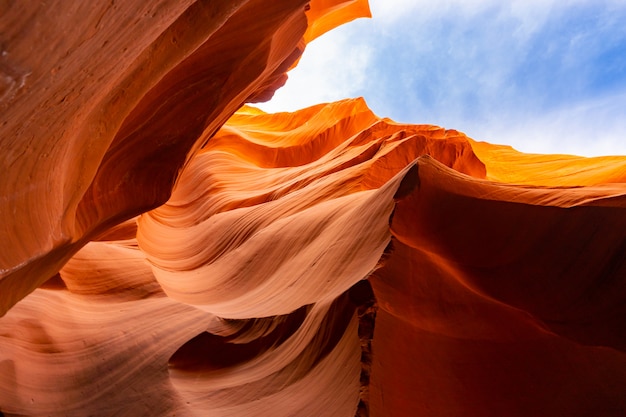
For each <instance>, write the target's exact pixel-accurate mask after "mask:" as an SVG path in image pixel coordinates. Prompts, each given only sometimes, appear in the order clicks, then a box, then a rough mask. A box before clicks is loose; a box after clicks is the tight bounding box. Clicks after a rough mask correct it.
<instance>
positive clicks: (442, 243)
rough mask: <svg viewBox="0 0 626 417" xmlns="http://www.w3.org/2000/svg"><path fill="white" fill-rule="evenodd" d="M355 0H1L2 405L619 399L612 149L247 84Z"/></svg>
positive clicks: (624, 242) (293, 408) (625, 374)
mask: <svg viewBox="0 0 626 417" xmlns="http://www.w3.org/2000/svg"><path fill="white" fill-rule="evenodd" d="M61 11H63V13H61ZM367 14H368V10H367V4H366V2H363V1H347V2H341V1H334V2H333V1H322V0H320V1H313V2H311V3H310V4H307V3H306V2H299V1H293V2H274V3H272V2H263V1H254V0H251V1H239V2H187V3H186V2H179V1H176V2H174V1H161V2H149V3H147V2H143V3H142V2H137V3H136V4H135V3H134V2H123V3H122V4H118V3H109V2H92V3H91V4H89V5H88V6H84V7H83V6H80V5H74V6H71V5H69V3H67V2H58V4H56V3H50V2H48V3H45V4H44V3H40V2H32V4H30V2H25V3H24V2H22V3H20V4H16V3H11V4H8V3H0V16H2V18H1V19H0V36H1V38H0V48H2V49H4V50H5V51H3V52H6V53H3V54H2V56H0V75H2V77H0V78H1V79H0V82H1V83H3V84H0V111H1V112H2V113H0V114H1V116H2V119H1V120H0V144H1V146H2V151H3V152H2V157H1V158H2V165H1V167H2V172H3V177H2V178H3V179H2V181H0V213H1V214H2V218H3V219H4V222H3V223H2V224H0V242H2V251H0V271H1V274H2V275H1V279H0V311H2V314H3V316H2V317H1V318H0V411H1V412H2V413H4V415H34V416H38V415H63V416H65V415H74V416H83V415H128V416H136V415H216V416H246V415H250V416H293V415H297V416H329V417H330V416H332V417H334V416H354V415H359V416H365V415H371V416H415V415H419V416H421V415H424V416H430V415H437V416H529V415H533V416H534V415H567V416H578V415H579V416H588V415H598V416H622V415H624V412H625V410H626V396H624V392H626V355H625V353H624V351H625V348H626V339H625V336H624V332H623V329H624V328H626V323H625V321H626V319H625V318H626V302H625V299H626V158H624V157H605V158H591V159H589V158H579V157H565V156H562V155H555V156H550V155H525V154H521V153H518V152H516V151H514V150H512V149H510V148H508V147H503V146H495V145H490V144H486V143H482V142H476V141H474V140H472V139H470V138H468V137H466V136H465V135H464V134H462V133H460V132H457V131H454V130H445V129H442V128H439V127H435V126H428V125H403V124H398V123H395V122H393V121H391V120H389V119H382V118H380V117H378V116H376V115H374V114H373V113H372V112H371V111H370V110H369V109H368V108H367V106H366V105H365V103H364V102H363V100H360V99H354V100H345V101H341V102H337V103H332V104H321V105H318V106H314V107H311V108H308V109H304V110H301V111H298V112H295V113H278V114H266V113H264V112H262V111H260V110H257V109H255V108H253V107H247V106H244V107H241V106H242V105H243V104H244V103H245V102H254V101H258V100H263V99H267V98H268V97H270V96H271V94H272V93H273V91H274V90H275V89H276V88H278V87H279V86H280V85H281V84H282V83H283V82H284V81H285V71H286V70H287V69H288V68H290V67H291V66H293V65H294V64H295V63H296V62H297V59H298V57H299V55H300V53H301V52H302V50H303V48H304V45H305V43H306V42H308V41H310V40H312V39H313V38H315V37H316V36H318V35H319V34H321V33H323V32H324V31H326V30H329V29H331V28H332V27H334V26H337V25H338V24H340V23H342V22H345V21H348V20H351V19H353V18H355V17H357V16H362V15H367ZM307 19H308V20H307ZM35 46H37V51H38V52H37V53H33V52H32V50H33V48H35ZM233 113H234V114H233ZM370 284H371V290H370Z"/></svg>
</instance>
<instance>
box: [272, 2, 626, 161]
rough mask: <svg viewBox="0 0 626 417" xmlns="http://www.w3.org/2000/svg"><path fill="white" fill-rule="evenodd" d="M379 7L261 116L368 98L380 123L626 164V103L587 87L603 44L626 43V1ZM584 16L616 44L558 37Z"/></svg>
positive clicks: (308, 57) (312, 49) (322, 52)
mask: <svg viewBox="0 0 626 417" xmlns="http://www.w3.org/2000/svg"><path fill="white" fill-rule="evenodd" d="M370 5H371V9H372V15H373V18H372V20H369V19H367V20H363V19H361V20H358V21H356V22H352V23H349V24H348V25H345V26H343V27H340V28H337V29H335V30H333V31H331V32H330V33H328V34H325V35H324V36H322V37H321V38H319V39H317V40H315V41H314V42H313V43H311V44H310V45H309V46H308V47H307V50H306V51H305V53H304V56H303V58H302V60H301V61H300V64H299V66H298V67H297V68H296V69H294V70H293V71H292V72H291V73H290V79H289V80H288V81H287V85H286V86H285V87H283V88H282V89H280V90H279V91H278V92H277V93H276V95H275V96H274V98H273V99H272V101H270V102H269V103H265V104H262V105H261V106H260V107H261V108H263V109H264V110H266V111H270V112H272V111H284V110H295V109H298V108H302V107H306V106H309V105H313V104H317V103H321V102H329V101H335V100H340V99H343V98H346V97H355V96H365V98H366V100H367V102H368V104H369V105H370V107H371V108H372V110H373V111H374V112H375V113H376V114H379V115H380V116H388V117H391V118H393V119H395V120H398V121H401V122H407V123H432V124H438V125H441V126H444V127H447V128H454V129H458V130H461V131H464V132H466V133H468V134H469V135H470V136H472V137H474V138H475V139H477V140H485V141H489V142H493V143H504V144H509V145H512V146H514V147H516V148H517V149H519V150H522V151H525V152H539V153H574V154H580V155H589V156H591V155H598V154H626V120H625V119H626V118H625V117H624V110H623V109H625V108H626V94H624V93H619V92H616V91H614V90H611V89H610V88H609V89H608V90H607V89H606V88H605V90H604V91H602V92H594V91H591V90H590V88H591V87H589V88H587V89H585V88H583V87H585V86H586V85H587V84H589V83H592V82H593V79H588V78H586V77H587V75H588V74H586V73H585V71H586V70H587V68H586V65H587V64H586V63H587V62H588V61H589V62H591V61H590V60H592V59H594V53H596V50H598V49H600V47H601V46H602V42H605V41H606V38H604V37H602V36H607V34H608V36H613V37H614V38H615V39H617V40H618V42H623V40H624V39H626V35H624V34H615V32H616V30H617V31H618V32H620V30H618V29H616V28H619V27H621V25H620V24H619V23H616V22H619V21H620V16H622V17H624V16H626V4H624V3H623V0H558V1H557V0H511V1H508V2H502V1H500V0H474V1H471V0H439V1H432V0H391V1H390V0H370ZM583 6H584V7H585V8H586V9H585V10H591V11H598V13H599V14H598V16H594V19H596V20H598V19H600V20H601V21H599V22H598V23H597V25H598V27H599V28H602V22H604V23H605V27H604V29H603V30H604V32H605V33H604V34H602V35H597V34H594V33H587V32H576V30H577V28H576V27H572V33H571V34H570V33H565V34H563V33H561V32H559V30H555V29H554V27H555V24H556V26H558V25H559V24H561V25H565V26H564V27H566V28H568V29H569V26H567V25H568V24H569V23H562V22H566V21H567V19H569V18H571V17H572V16H580V15H581V12H580V10H581V7H583ZM576 10H578V11H577V12H576V13H578V15H576V14H575V13H574V12H575V11H576ZM600 12H601V13H600ZM583 15H584V14H583ZM611 19H612V20H611ZM591 29H593V28H591ZM567 32H569V30H568V31H567ZM621 32H623V30H622V31H621ZM550 36H555V38H554V39H551V38H550ZM567 36H571V37H570V38H569V40H568V39H567ZM564 39H565V40H564ZM568 42H569V43H568ZM577 42H578V43H577ZM581 42H582V43H581ZM568 45H569V46H568ZM555 48H556V49H558V48H561V49H560V50H558V51H556V52H555V51H554V50H553V49H555ZM568 48H569V49H568ZM568 71H569V72H568ZM595 75H596V77H598V74H595ZM624 80H626V77H624ZM589 85H591V84H589ZM624 85H626V83H624ZM588 90H589V91H588ZM600 93H601V96H600V95H599V94H600Z"/></svg>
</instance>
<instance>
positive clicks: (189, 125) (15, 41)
mask: <svg viewBox="0 0 626 417" xmlns="http://www.w3.org/2000/svg"><path fill="white" fill-rule="evenodd" d="M305 9H308V12H306V13H308V14H309V16H308V19H309V21H308V25H307V15H306V13H305ZM367 13H369V12H368V10H367V3H366V2H363V1H354V0H351V1H341V0H336V1H322V0H317V1H312V2H307V1H306V0H293V1H283V2H267V1H262V0H237V1H232V0H228V1H180V0H153V1H148V2H146V1H137V2H129V1H125V2H121V3H116V2H111V1H108V0H107V1H104V0H99V1H92V2H89V3H85V4H84V5H78V4H71V3H69V2H66V1H62V0H59V1H49V2H40V1H36V0H27V1H21V2H2V3H0V16H2V19H0V83H1V84H0V111H1V112H2V119H1V121H0V141H1V142H0V145H1V146H2V155H1V156H0V169H1V171H2V172H3V173H5V174H4V175H5V177H3V181H1V182H0V196H2V198H0V216H1V217H2V218H3V219H11V221H5V222H3V223H2V224H0V242H2V245H3V249H4V250H2V251H0V292H1V293H2V297H1V298H0V315H3V314H4V313H5V312H6V311H7V310H8V309H9V308H10V307H11V306H12V305H14V304H15V303H16V302H17V301H19V300H20V299H21V298H23V297H24V296H25V295H26V294H28V293H30V292H31V291H32V290H34V289H35V288H37V287H38V286H39V285H41V284H42V283H43V282H45V280H47V279H48V278H50V277H51V276H53V275H54V274H55V273H56V272H57V271H58V270H59V268H60V267H61V266H62V265H63V263H65V262H66V261H67V259H69V257H71V255H72V254H73V253H75V252H76V251H77V250H78V249H80V248H81V247H82V246H83V245H85V243H87V242H88V241H89V240H91V239H93V238H94V237H95V236H97V235H98V234H99V233H101V232H103V231H106V230H107V229H109V228H110V227H113V226H114V225H115V224H117V223H119V222H121V221H124V220H126V219H128V218H131V217H134V216H136V215H138V214H140V213H142V212H144V211H146V210H149V209H151V208H154V207H157V206H159V205H161V204H163V203H164V202H165V201H166V200H167V199H168V198H169V195H170V192H171V189H172V186H173V184H174V182H175V181H176V179H177V177H178V175H179V171H180V170H181V168H182V167H183V166H184V164H185V163H186V162H187V161H188V160H189V158H190V157H191V155H193V154H194V153H195V152H196V151H197V149H198V148H199V147H200V146H201V145H202V144H203V143H204V142H205V141H206V140H207V139H208V138H209V137H210V136H212V135H213V134H214V133H215V132H216V131H217V130H218V129H219V128H220V126H222V125H223V124H224V122H225V121H226V120H227V119H228V118H229V117H230V116H231V115H232V113H233V112H234V111H235V110H237V109H238V108H239V107H241V105H242V104H243V103H245V102H246V101H255V100H261V99H267V98H269V97H271V95H272V94H273V91H274V90H275V89H276V88H278V87H279V86H281V85H282V83H284V81H285V79H286V75H285V71H286V70H287V69H288V68H289V67H290V66H292V65H293V64H294V62H295V61H296V60H297V59H298V58H299V56H300V54H301V53H302V50H303V48H304V45H305V37H306V40H307V41H309V40H312V39H313V38H314V37H315V36H318V35H320V34H321V33H323V29H330V28H332V27H334V26H337V25H338V24H341V23H343V22H346V21H349V20H351V19H354V18H356V17H359V16H362V15H367ZM316 19H318V20H319V24H318V23H317V20H316ZM320 25H321V26H320ZM318 26H319V27H318ZM313 27H317V28H318V29H316V30H314V31H313V32H312V31H311V29H310V28H313ZM34 51H36V53H34ZM6 173H10V174H8V175H7V174H6ZM44 196H45V198H44Z"/></svg>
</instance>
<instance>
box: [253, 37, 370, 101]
mask: <svg viewBox="0 0 626 417" xmlns="http://www.w3.org/2000/svg"><path fill="white" fill-rule="evenodd" d="M335 31H336V32H337V33H332V32H331V33H330V34H328V33H327V34H325V35H323V36H322V37H320V38H318V39H316V40H315V41H314V42H312V43H311V44H309V45H308V46H307V48H306V50H305V52H304V54H303V56H302V59H301V60H300V63H299V64H298V66H297V67H296V68H294V69H293V70H292V71H291V72H290V73H289V80H288V81H287V85H286V86H285V87H283V88H281V89H280V90H278V91H277V92H276V93H275V95H274V97H273V98H272V100H271V101H269V102H267V103H259V104H258V107H260V108H261V109H263V110H265V111H268V112H275V111H285V110H297V109H300V108H304V107H308V106H311V105H314V104H319V103H325V102H332V101H337V100H341V99H344V98H347V97H352V96H354V95H358V91H359V90H361V89H362V88H363V87H364V85H365V82H366V78H367V74H366V69H367V68H369V67H370V65H371V58H372V50H371V47H370V46H368V45H366V44H356V45H354V44H353V43H352V35H353V34H351V33H350V31H349V30H346V28H338V29H335ZM331 35H334V36H331Z"/></svg>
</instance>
